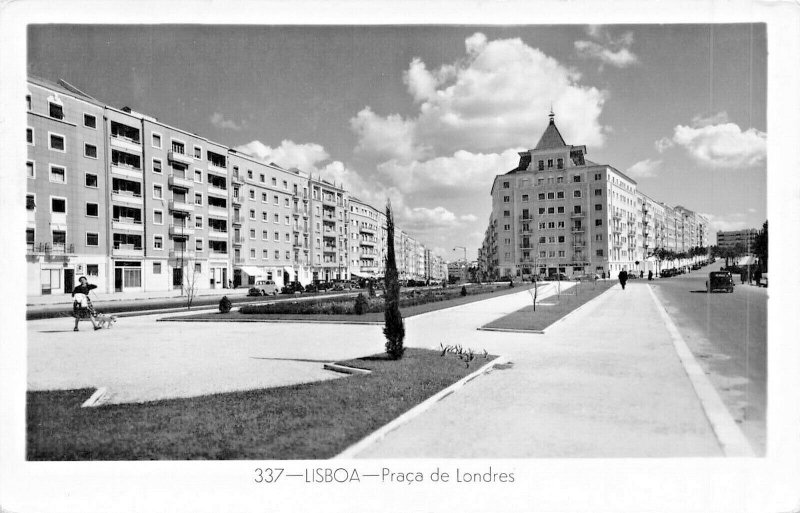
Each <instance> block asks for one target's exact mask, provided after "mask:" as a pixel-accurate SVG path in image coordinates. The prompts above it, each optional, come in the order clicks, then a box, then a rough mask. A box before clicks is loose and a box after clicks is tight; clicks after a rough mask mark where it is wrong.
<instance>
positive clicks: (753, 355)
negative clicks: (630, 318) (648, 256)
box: [640, 261, 767, 455]
mask: <svg viewBox="0 0 800 513" xmlns="http://www.w3.org/2000/svg"><path fill="white" fill-rule="evenodd" d="M720 267H721V263H720V262H719V261H717V262H716V263H714V264H712V265H710V266H706V267H704V268H703V269H700V270H698V271H692V272H691V273H689V274H683V275H680V276H675V277H672V278H663V279H659V280H655V281H651V282H647V281H644V282H641V281H640V283H649V284H650V285H652V287H653V290H654V291H655V293H656V295H657V297H658V298H659V300H660V301H661V302H662V303H663V304H664V307H665V308H666V309H667V312H668V313H669V315H670V317H672V320H673V321H674V322H675V324H676V325H677V327H678V329H679V330H680V332H681V335H682V336H683V338H684V339H685V340H686V343H687V344H688V345H689V348H690V349H691V350H692V352H693V353H694V356H695V358H696V359H697V361H698V362H699V363H700V365H701V366H702V367H703V370H705V372H706V373H707V374H708V376H709V379H710V380H711V382H712V384H713V385H714V386H715V388H716V389H717V392H718V393H719V394H720V397H721V398H722V400H723V401H724V402H725V405H726V406H727V407H728V410H729V411H730V413H731V415H732V416H733V418H734V419H735V420H736V422H737V423H738V424H739V426H740V427H741V428H742V431H743V432H744V434H745V436H746V437H747V439H748V441H749V442H750V444H751V445H752V447H753V450H754V451H755V452H756V454H759V455H763V454H764V453H765V450H766V407H767V289H766V288H758V287H755V286H754V285H746V284H745V285H742V284H741V281H740V279H739V277H738V276H735V277H734V278H735V279H734V282H735V283H736V287H735V289H734V292H733V294H728V293H713V294H708V293H706V291H705V282H706V280H707V279H708V273H709V272H710V271H712V270H713V271H716V270H719V268H720Z"/></svg>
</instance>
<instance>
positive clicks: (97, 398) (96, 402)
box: [81, 387, 108, 408]
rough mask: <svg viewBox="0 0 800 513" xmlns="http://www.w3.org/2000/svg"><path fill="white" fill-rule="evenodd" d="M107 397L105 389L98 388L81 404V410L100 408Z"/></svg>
mask: <svg viewBox="0 0 800 513" xmlns="http://www.w3.org/2000/svg"><path fill="white" fill-rule="evenodd" d="M107 396H108V389H107V388H105V387H100V388H98V389H97V390H95V391H94V393H93V394H92V395H91V397H89V398H88V399H87V400H86V401H84V402H83V404H82V405H81V408H94V407H97V406H102V404H103V403H104V402H105V400H106V399H107Z"/></svg>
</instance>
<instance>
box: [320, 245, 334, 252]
mask: <svg viewBox="0 0 800 513" xmlns="http://www.w3.org/2000/svg"><path fill="white" fill-rule="evenodd" d="M322 252H323V253H336V246H324V247H323V248H322Z"/></svg>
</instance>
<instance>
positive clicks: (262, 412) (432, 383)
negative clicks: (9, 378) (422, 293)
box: [27, 348, 494, 461]
mask: <svg viewBox="0 0 800 513" xmlns="http://www.w3.org/2000/svg"><path fill="white" fill-rule="evenodd" d="M493 358H494V356H489V359H484V358H483V357H482V356H481V357H479V358H478V359H476V360H475V361H473V362H472V364H471V365H470V367H469V368H466V367H465V365H464V364H463V363H462V362H461V361H460V360H458V359H457V358H456V357H455V356H453V355H447V356H445V357H441V356H440V352H439V351H431V350H427V349H417V348H408V349H406V353H405V356H404V357H403V358H402V359H401V360H399V361H390V360H387V359H386V358H385V355H383V354H380V355H376V356H372V357H366V358H359V359H355V360H347V361H342V362H339V363H341V364H343V365H348V366H351V367H359V368H362V369H369V370H371V371H372V373H371V374H364V375H352V376H347V377H343V378H339V379H332V380H329V381H323V382H315V383H306V384H302V385H294V386H288V387H279V388H272V389H264V390H253V391H248V392H235V393H226V394H215V395H209V396H203V397H196V398H190V399H173V400H163V401H155V402H149V403H144V404H123V405H109V406H101V407H98V408H81V407H80V405H81V403H82V402H83V401H85V400H86V398H87V397H89V396H90V395H91V394H92V393H93V390H91V389H83V390H68V391H52V392H28V395H27V459H28V460H38V461H52V460H153V459H165V460H187V459H212V460H238V459H318V458H330V457H332V456H335V455H336V454H338V453H339V452H341V451H343V450H344V449H346V448H347V447H349V446H350V445H352V444H354V443H355V442H357V441H359V440H360V439H362V438H363V437H365V436H366V435H368V434H369V433H371V432H373V431H375V430H376V429H378V428H379V427H381V426H382V425H384V424H386V423H388V422H389V421H391V420H393V419H395V418H396V417H398V416H399V415H400V414H402V413H403V412H405V411H407V410H409V409H410V408H412V407H414V406H416V405H417V404H419V403H420V402H422V401H423V400H425V399H426V398H428V397H430V396H432V395H433V394H435V393H436V392H438V391H440V390H442V389H443V388H446V387H447V386H449V385H451V384H452V383H454V382H456V381H458V380H459V379H461V378H462V377H464V376H466V375H467V374H469V373H471V372H473V371H475V370H476V369H478V368H479V367H481V366H483V365H484V364H485V363H487V362H488V361H490V360H491V359H493Z"/></svg>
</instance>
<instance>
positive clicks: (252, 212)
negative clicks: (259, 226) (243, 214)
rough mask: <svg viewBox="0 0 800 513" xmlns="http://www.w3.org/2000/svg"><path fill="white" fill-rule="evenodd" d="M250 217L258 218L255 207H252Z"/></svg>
mask: <svg viewBox="0 0 800 513" xmlns="http://www.w3.org/2000/svg"><path fill="white" fill-rule="evenodd" d="M250 219H252V220H254V221H255V219H256V211H255V210H253V209H250Z"/></svg>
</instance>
